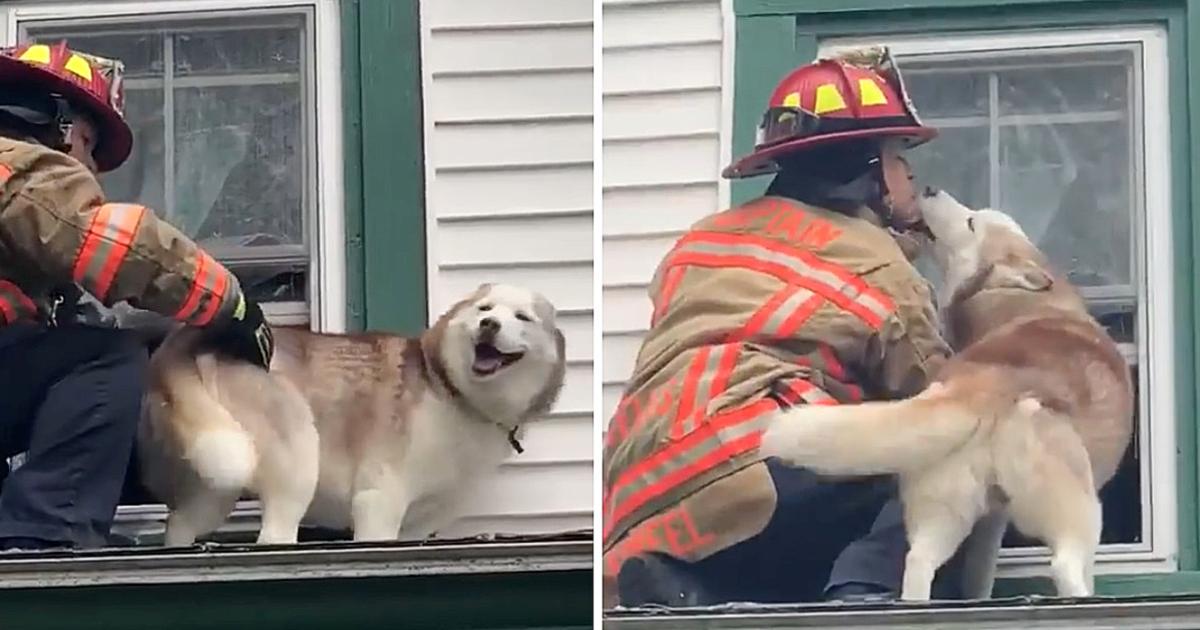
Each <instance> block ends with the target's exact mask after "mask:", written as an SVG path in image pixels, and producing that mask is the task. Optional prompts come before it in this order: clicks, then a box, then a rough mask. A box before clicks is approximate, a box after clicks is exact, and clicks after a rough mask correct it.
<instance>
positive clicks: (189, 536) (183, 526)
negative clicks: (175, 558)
mask: <svg viewBox="0 0 1200 630" xmlns="http://www.w3.org/2000/svg"><path fill="white" fill-rule="evenodd" d="M238 494H239V493H238V492H234V491H230V490H220V489H215V488H209V487H205V488H196V489H194V490H193V491H191V492H189V493H187V494H186V495H185V496H184V497H183V499H182V500H180V501H178V502H177V503H176V505H175V506H174V507H173V508H172V509H171V513H170V515H168V516H167V531H166V535H165V537H164V541H163V542H164V544H165V545H166V546H168V547H186V546H188V545H190V544H192V543H194V542H196V539H197V538H199V537H200V536H203V535H205V534H207V533H209V532H211V531H213V530H215V529H217V528H218V527H220V526H221V523H223V522H224V521H225V518H226V517H227V516H229V512H231V511H232V510H233V506H234V504H236V503H237V500H238Z"/></svg>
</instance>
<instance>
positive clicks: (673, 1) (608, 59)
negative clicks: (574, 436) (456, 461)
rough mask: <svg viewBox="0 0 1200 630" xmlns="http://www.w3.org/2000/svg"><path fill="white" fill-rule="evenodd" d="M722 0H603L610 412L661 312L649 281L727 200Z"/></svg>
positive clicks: (726, 22) (606, 402) (606, 399)
mask: <svg viewBox="0 0 1200 630" xmlns="http://www.w3.org/2000/svg"><path fill="white" fill-rule="evenodd" d="M723 4H728V3H727V2H726V3H722V2H721V1H720V0H682V1H681V0H604V3H603V10H604V30H603V36H604V42H603V46H604V49H603V57H602V59H603V64H604V66H603V67H604V77H603V107H604V129H603V147H602V152H603V159H604V169H603V182H604V190H603V203H604V213H603V216H602V224H603V247H604V263H603V264H604V269H603V278H604V293H603V296H604V297H603V299H604V322H603V330H604V334H603V340H604V365H603V370H604V373H603V392H604V396H603V407H602V414H601V415H602V421H603V422H605V423H607V419H608V418H609V417H611V415H612V412H613V410H614V409H615V408H616V405H617V401H618V400H619V399H620V396H621V391H622V388H623V387H624V383H625V380H626V379H627V378H628V377H629V374H630V371H631V369H632V368H633V362H634V358H635V356H636V354H637V351H638V347H639V345H640V344H641V340H642V337H643V335H644V334H645V332H646V330H647V328H648V325H649V322H650V308H651V307H650V300H649V298H648V296H647V293H646V287H647V284H648V283H649V281H650V279H651V276H652V275H653V274H654V268H655V266H656V265H657V264H658V262H659V260H660V259H661V258H662V256H663V255H664V254H665V253H666V252H667V250H668V249H669V248H670V247H671V245H672V244H673V243H674V241H675V239H676V238H677V237H678V236H679V235H680V234H682V233H683V231H684V230H685V229H686V228H687V227H688V226H689V225H690V224H691V223H692V222H693V221H695V220H696V219H699V218H701V217H703V216H704V215H706V214H709V213H711V212H715V211H717V210H718V209H721V208H722V207H724V206H725V204H726V203H727V201H728V190H727V184H726V182H723V181H721V180H720V179H719V173H720V170H721V167H722V166H723V165H724V163H725V162H726V161H727V160H728V156H729V144H730V142H729V137H730V133H729V131H728V128H729V124H728V121H729V120H730V118H731V114H732V111H731V110H732V103H731V90H732V82H731V81H730V80H729V78H728V77H729V74H730V72H729V70H728V68H727V66H728V63H727V61H728V59H730V53H731V49H730V47H731V45H732V37H728V36H727V32H728V31H729V28H730V26H731V25H732V20H731V19H730V18H728V16H727V15H726V11H727V9H726V8H725V7H723Z"/></svg>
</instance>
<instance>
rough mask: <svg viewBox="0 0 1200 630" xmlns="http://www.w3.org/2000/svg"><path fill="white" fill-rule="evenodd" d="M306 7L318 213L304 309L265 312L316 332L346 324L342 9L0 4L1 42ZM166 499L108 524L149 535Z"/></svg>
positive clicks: (282, 3) (274, 1)
mask: <svg viewBox="0 0 1200 630" xmlns="http://www.w3.org/2000/svg"><path fill="white" fill-rule="evenodd" d="M279 8H284V9H293V10H296V9H299V10H304V9H307V10H308V11H310V12H311V22H310V23H309V24H308V28H309V29H311V33H310V35H309V37H311V38H312V43H313V48H314V55H315V58H314V59H313V63H312V65H311V67H312V70H313V75H312V81H313V83H314V85H313V86H312V89H313V92H312V93H313V94H315V96H314V98H313V104H314V108H313V109H312V111H308V112H306V113H305V116H306V118H307V119H308V120H306V123H305V124H306V125H308V128H309V130H310V132H311V133H312V137H313V140H314V144H313V147H312V150H313V151H314V153H315V155H314V159H313V163H314V165H315V169H314V171H313V172H312V174H311V176H312V177H314V178H315V179H316V182H315V186H316V205H315V209H316V212H315V216H313V217H311V220H310V221H307V223H308V226H309V228H308V229H309V239H310V240H309V242H310V243H311V244H312V245H311V247H312V250H311V258H310V259H309V272H308V295H309V304H308V305H307V308H304V307H301V308H297V305H299V304H300V303H298V302H283V303H278V304H271V303H265V304H263V305H262V307H263V311H264V312H265V313H266V315H267V317H268V319H269V320H270V321H272V322H273V323H276V324H285V325H287V324H292V325H302V324H308V325H309V327H310V328H311V329H313V330H316V331H322V332H345V331H346V253H345V240H344V239H345V227H344V223H345V221H344V213H345V203H344V196H345V191H344V188H343V170H342V169H343V159H342V146H343V145H342V119H343V117H342V68H341V66H342V63H341V15H340V11H339V9H338V3H337V1H336V0H157V1H154V2H150V1H143V2H110V1H106V0H92V1H89V2H86V3H85V2H67V3H48V2H23V3H14V4H11V5H4V6H0V24H2V25H3V28H0V45H3V46H9V45H14V44H16V43H18V36H19V33H20V26H21V23H22V22H33V21H43V20H53V19H64V20H83V19H93V18H99V19H105V18H129V17H137V16H141V17H145V18H149V19H154V20H169V19H184V20H186V19H195V18H204V17H207V16H209V15H211V14H214V13H230V12H235V13H236V12H237V11H256V10H263V9H279ZM260 513H261V511H260V508H259V503H258V501H239V502H238V504H237V506H236V507H235V508H234V510H233V513H232V514H231V515H230V518H229V519H228V520H227V522H226V523H225V524H224V525H223V526H222V527H221V528H220V529H219V530H218V531H217V534H218V535H219V534H229V533H234V532H243V533H245V532H256V531H257V530H258V526H259V515H260ZM166 514H167V511H166V506H165V505H162V504H145V505H125V506H120V507H119V508H118V509H117V514H116V518H115V520H114V523H113V528H112V531H113V533H114V534H123V535H127V536H134V537H139V538H140V537H146V536H148V537H150V538H154V537H157V536H159V535H161V533H162V532H163V529H164V525H165V521H166Z"/></svg>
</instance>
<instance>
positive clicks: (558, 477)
mask: <svg viewBox="0 0 1200 630" xmlns="http://www.w3.org/2000/svg"><path fill="white" fill-rule="evenodd" d="M421 4H422V8H421V11H422V14H421V22H422V25H421V37H422V59H421V65H422V74H423V90H424V101H425V111H424V117H425V152H426V223H427V228H426V229H427V233H428V251H429V258H428V265H429V296H430V300H429V317H430V321H433V320H434V319H436V318H437V317H438V316H440V315H441V314H442V313H443V312H444V311H445V310H446V309H447V308H448V307H449V306H450V305H451V304H453V303H454V302H455V301H457V300H458V299H459V298H461V297H462V296H464V295H466V294H468V293H469V292H471V291H472V290H474V289H475V287H476V286H478V285H479V284H480V283H482V282H506V283H512V284H517V285H523V286H527V287H529V288H531V289H534V290H537V291H540V292H542V293H543V294H545V295H546V296H547V297H548V298H549V299H550V300H551V301H553V302H554V303H555V305H556V306H557V307H558V309H559V324H560V327H561V328H562V329H563V332H564V334H565V335H566V338H567V360H568V368H567V380H566V385H565V386H564V388H563V391H562V395H561V397H560V399H559V402H558V404H557V405H556V407H555V408H554V410H553V411H552V412H551V413H550V417H549V418H548V419H546V420H545V421H544V422H540V423H535V424H531V425H530V426H529V428H528V433H527V437H526V439H525V441H524V446H525V449H526V450H525V453H523V454H521V455H514V456H513V457H512V459H511V460H510V461H509V462H507V463H506V464H505V465H504V466H503V467H502V468H501V470H500V473H499V474H498V476H497V477H496V478H494V479H490V480H488V482H487V483H486V485H485V487H484V488H483V490H482V491H481V492H480V493H479V494H478V495H477V499H475V500H474V501H472V502H471V505H470V508H471V509H470V512H469V514H468V515H467V516H466V517H465V518H464V519H463V520H461V521H460V522H459V523H458V524H457V525H455V526H454V527H453V528H452V530H448V531H445V532H440V535H442V536H458V535H476V534H485V533H499V534H523V533H548V532H561V531H567V530H578V529H586V528H590V527H591V526H592V500H593V491H592V443H593V440H592V433H593V431H592V413H593V404H592V392H593V387H592V382H593V374H594V372H593V358H594V356H595V352H594V350H595V349H594V348H593V336H592V322H593V317H592V308H593V304H592V259H593V252H592V232H593V228H592V225H593V220H592V213H593V208H592V205H593V197H592V93H593V90H592V42H593V40H592V3H591V2H590V0H555V1H554V2H542V1H533V0H506V1H505V2H495V1H494V0H456V1H454V2H446V1H443V0H426V1H425V2H422V3H421ZM462 455H463V456H468V457H469V456H470V454H462Z"/></svg>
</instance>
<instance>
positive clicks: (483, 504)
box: [470, 461, 592, 516]
mask: <svg viewBox="0 0 1200 630" xmlns="http://www.w3.org/2000/svg"><path fill="white" fill-rule="evenodd" d="M591 486H592V463H591V462H590V461H586V462H576V463H573V464H557V465H553V466H537V465H529V466H505V467H503V468H501V469H500V471H499V472H498V473H497V474H496V475H495V476H493V477H489V478H487V479H485V480H484V481H483V483H481V484H480V486H479V488H478V489H477V491H476V492H473V493H472V499H471V500H470V505H471V506H472V508H473V509H472V510H471V511H472V512H473V513H476V514H487V515H489V516H513V515H518V514H529V513H546V512H549V513H560V514H561V513H564V512H576V511H580V510H586V509H589V508H590V507H591V501H590V500H591V494H592V492H590V491H589V490H590V488H591ZM580 488H587V489H588V490H585V491H584V492H580V491H579V489H580ZM533 489H536V491H532V490H533Z"/></svg>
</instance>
